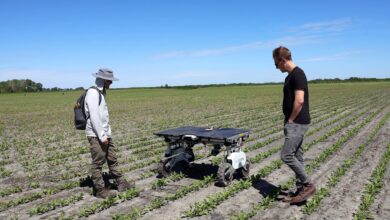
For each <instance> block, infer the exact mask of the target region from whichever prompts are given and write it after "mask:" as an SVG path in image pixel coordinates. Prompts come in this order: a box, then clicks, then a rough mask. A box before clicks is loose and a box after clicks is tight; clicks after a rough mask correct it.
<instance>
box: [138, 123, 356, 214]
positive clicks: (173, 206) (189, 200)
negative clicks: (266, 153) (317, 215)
mask: <svg viewBox="0 0 390 220" xmlns="http://www.w3.org/2000/svg"><path fill="white" fill-rule="evenodd" d="M342 121H344V120H342ZM342 121H340V122H339V123H342ZM358 121H360V120H357V121H356V122H358ZM332 127H333V126H332ZM332 127H327V128H325V129H323V130H322V131H320V132H317V133H316V135H313V136H310V137H309V138H306V139H305V142H304V144H305V143H308V142H310V141H312V140H315V139H317V138H318V137H320V136H321V135H323V134H324V133H325V132H326V131H328V130H330V129H331V128H332ZM338 136H341V134H340V133H339V134H336V135H334V136H332V137H333V138H335V139H337V137H338ZM282 141H283V140H279V141H277V142H280V143H278V144H281V143H282ZM272 145H273V146H275V144H272ZM325 145H326V146H323V147H322V148H317V147H315V146H314V147H313V148H312V149H311V150H309V152H307V154H309V155H313V157H314V156H315V155H317V154H318V153H319V152H321V151H322V150H323V149H325V148H327V147H329V146H330V145H331V143H329V144H325ZM279 157H280V156H279V152H278V153H275V154H273V155H272V156H270V157H268V158H267V159H265V160H263V161H261V162H260V163H257V164H253V166H252V169H251V173H252V174H254V173H256V172H257V171H258V170H259V169H261V168H262V167H264V166H266V165H269V164H270V163H271V161H274V160H277V159H279ZM285 172H289V173H290V174H291V176H292V172H290V171H289V170H286V171H285ZM274 173H275V172H274ZM271 175H273V174H271ZM276 176H277V177H280V176H281V175H280V174H276ZM282 176H283V175H282ZM268 183H273V182H272V181H271V182H268ZM264 184H266V185H268V186H270V184H267V183H266V182H264ZM262 187H263V185H262V184H259V185H255V186H254V188H249V189H247V190H245V191H244V192H240V193H238V195H237V196H234V197H232V198H230V199H228V202H227V203H225V202H224V203H223V204H222V205H221V206H218V207H217V209H216V210H214V212H213V213H211V214H210V215H209V216H206V217H204V218H210V219H211V218H212V219H225V218H227V217H229V216H231V214H232V213H234V211H235V210H240V209H242V208H243V207H241V204H244V206H248V201H249V200H248V196H249V195H253V197H254V198H256V196H258V198H259V199H260V198H261V196H260V195H259V188H262ZM223 190H224V188H221V187H216V186H213V185H212V186H209V187H208V188H204V189H201V190H199V191H197V192H194V193H190V194H189V195H187V196H186V197H185V198H182V199H179V200H177V201H174V202H171V203H169V204H168V205H166V206H164V207H163V208H161V209H157V210H155V211H153V212H150V213H147V214H146V215H145V216H144V218H143V219H153V218H155V217H156V216H161V217H163V218H165V219H176V218H179V217H181V214H182V212H183V211H184V210H187V209H188V208H189V205H191V204H194V202H195V201H201V200H202V199H204V198H206V197H207V196H208V195H210V194H213V193H216V192H222V191H223ZM250 191H251V192H252V193H249V192H250ZM244 193H245V194H244ZM255 201H258V200H255ZM224 204H228V205H227V206H225V205H224ZM220 207H225V208H220ZM235 207H240V209H235ZM219 209H221V211H219Z"/></svg>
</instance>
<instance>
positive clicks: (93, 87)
mask: <svg viewBox="0 0 390 220" xmlns="http://www.w3.org/2000/svg"><path fill="white" fill-rule="evenodd" d="M89 89H95V90H96V91H98V93H99V105H100V103H101V102H102V95H103V94H102V92H101V91H100V90H99V89H98V88H97V87H96V86H91V87H89Z"/></svg>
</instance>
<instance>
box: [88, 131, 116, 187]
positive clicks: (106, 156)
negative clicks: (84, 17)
mask: <svg viewBox="0 0 390 220" xmlns="http://www.w3.org/2000/svg"><path fill="white" fill-rule="evenodd" d="M88 141H89V143H90V145H91V146H90V151H91V156H92V164H91V175H92V180H93V183H94V184H95V188H96V189H102V188H104V181H103V176H102V167H103V164H104V163H105V162H106V161H107V165H108V169H109V172H110V175H111V176H112V177H114V178H115V179H120V178H122V174H121V173H120V172H119V170H118V161H117V158H116V153H115V146H114V144H113V143H112V140H111V138H109V141H110V142H109V144H108V145H105V144H103V143H101V142H100V140H99V139H98V138H97V137H88Z"/></svg>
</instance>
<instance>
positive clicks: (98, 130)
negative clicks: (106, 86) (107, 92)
mask: <svg viewBox="0 0 390 220" xmlns="http://www.w3.org/2000/svg"><path fill="white" fill-rule="evenodd" d="M99 96H100V94H99V92H98V91H96V90H95V89H89V90H88V93H87V95H86V96H85V102H86V105H87V108H88V112H89V119H90V120H91V125H92V129H93V131H94V132H95V135H96V136H97V137H98V138H99V140H100V141H101V142H102V143H104V144H108V137H107V135H106V133H105V131H104V129H103V123H102V121H101V120H100V112H99Z"/></svg>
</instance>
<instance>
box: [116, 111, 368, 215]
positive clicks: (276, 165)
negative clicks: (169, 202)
mask: <svg viewBox="0 0 390 220" xmlns="http://www.w3.org/2000/svg"><path fill="white" fill-rule="evenodd" d="M363 113H364V112H362V113H361V114H363ZM361 114H359V115H358V116H356V117H354V118H352V119H350V120H348V121H347V122H345V123H344V124H343V126H340V128H339V129H333V130H332V132H333V133H336V132H338V131H339V130H340V129H341V128H342V127H345V126H347V125H349V124H350V123H351V122H352V121H354V120H356V118H357V117H359V116H360V115H361ZM328 136H329V133H328V134H327V135H326V137H328ZM281 165H282V162H281V161H274V162H273V163H272V164H271V165H270V166H267V167H265V168H263V169H262V170H260V171H259V175H258V176H257V178H261V177H264V176H265V175H266V174H267V173H269V172H271V171H273V170H274V169H277V168H279V167H280V166H281ZM246 185H247V184H238V186H237V187H233V189H232V190H230V191H229V192H230V193H232V192H235V191H237V190H238V189H242V187H244V186H246ZM229 188H230V187H229ZM228 194H229V193H228ZM218 195H219V194H218ZM226 195H227V194H226V193H224V194H223V195H222V196H216V197H217V198H219V199H221V198H223V197H226ZM212 200H213V201H215V198H212ZM206 203H207V202H206ZM200 206H201V207H204V206H207V207H209V204H208V203H207V205H204V204H203V203H202V204H201V205H200ZM196 210H198V209H196ZM195 212H197V211H195ZM124 216H128V217H129V216H134V214H133V213H131V214H127V215H126V214H122V215H121V217H122V218H124Z"/></svg>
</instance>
